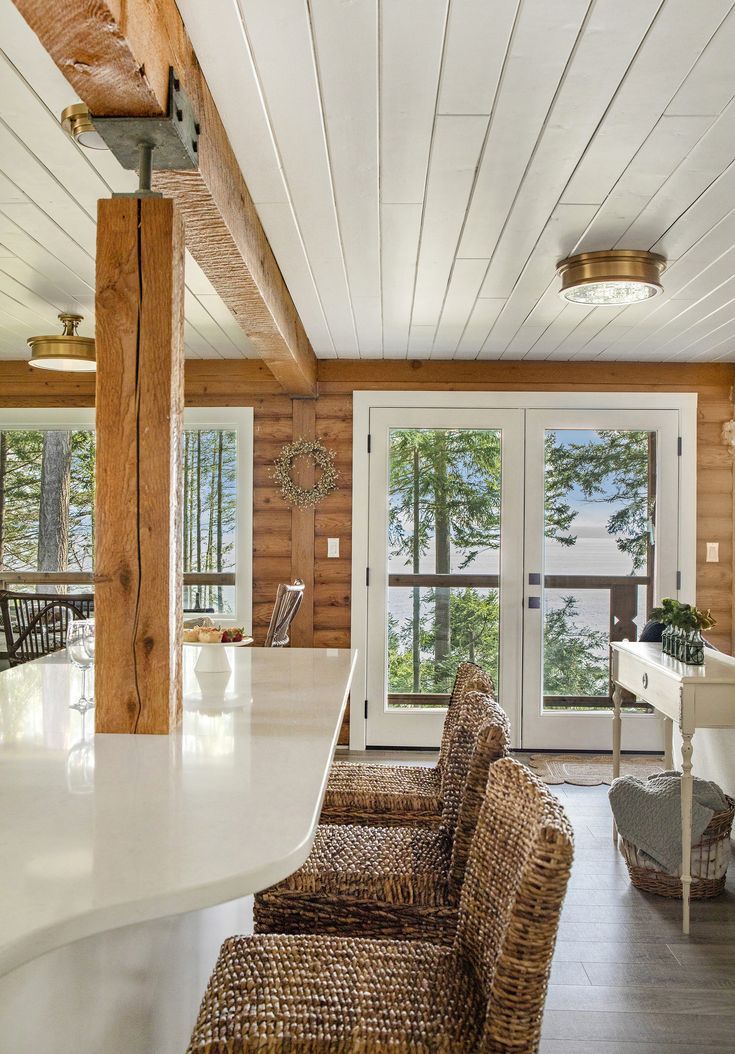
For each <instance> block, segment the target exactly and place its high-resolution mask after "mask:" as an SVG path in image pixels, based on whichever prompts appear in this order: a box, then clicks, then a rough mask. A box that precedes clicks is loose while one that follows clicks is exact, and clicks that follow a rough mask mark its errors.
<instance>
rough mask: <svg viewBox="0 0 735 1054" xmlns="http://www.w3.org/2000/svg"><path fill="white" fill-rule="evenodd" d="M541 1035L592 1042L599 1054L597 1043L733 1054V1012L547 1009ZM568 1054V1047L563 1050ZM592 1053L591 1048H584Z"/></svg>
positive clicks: (734, 1031)
mask: <svg viewBox="0 0 735 1054" xmlns="http://www.w3.org/2000/svg"><path fill="white" fill-rule="evenodd" d="M542 1035H543V1037H544V1039H561V1040H565V1041H567V1042H568V1041H569V1039H570V1037H572V1036H573V1037H574V1039H575V1041H576V1042H577V1043H585V1042H586V1043H588V1044H590V1043H594V1044H595V1047H594V1054H600V1047H599V1046H598V1043H600V1042H602V1041H613V1042H616V1043H621V1044H622V1043H640V1044H645V1046H643V1047H642V1049H644V1050H646V1052H647V1054H648V1052H649V1051H650V1050H651V1046H650V1045H649V1044H653V1043H665V1044H672V1043H677V1044H679V1045H681V1046H682V1047H683V1048H685V1049H687V1048H688V1050H689V1051H690V1054H694V1052H695V1051H699V1050H704V1051H708V1050H709V1047H710V1046H718V1045H719V1046H720V1047H722V1048H723V1049H724V1050H729V1051H730V1052H731V1054H732V1049H733V1036H735V1013H730V1014H656V1013H650V1014H645V1013H629V1014H616V1013H597V1012H595V1011H591V1012H590V1011H578V1010H575V1011H567V1010H548V1011H547V1012H546V1014H545V1015H544V1024H543V1031H542ZM566 1049H567V1052H568V1050H569V1047H567V1048H566ZM584 1050H585V1052H586V1054H592V1052H591V1050H590V1047H589V1046H587V1047H585V1048H584Z"/></svg>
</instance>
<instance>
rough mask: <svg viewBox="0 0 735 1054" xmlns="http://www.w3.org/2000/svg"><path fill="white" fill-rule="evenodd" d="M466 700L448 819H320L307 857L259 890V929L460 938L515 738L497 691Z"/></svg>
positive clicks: (451, 770)
mask: <svg viewBox="0 0 735 1054" xmlns="http://www.w3.org/2000/svg"><path fill="white" fill-rule="evenodd" d="M465 707H466V709H465V713H464V715H463V718H462V720H461V721H460V723H459V724H458V725H457V729H456V732H455V733H454V737H455V738H454V746H453V750H452V752H451V756H450V761H449V762H448V766H447V768H448V775H447V780H446V800H445V802H444V809H443V823H442V826H440V827H438V828H437V827H425V826H423V827H422V826H412V827H360V826H346V825H335V824H325V825H322V826H320V827H319V828H318V830H317V834H316V838H315V841H314V846H313V848H312V851H311V853H310V855H309V857H308V858H307V860H306V862H305V863H304V864H303V866H302V867H301V868H300V869H299V870H298V871H296V872H294V874H292V875H290V876H289V877H288V878H286V879H284V880H283V881H282V882H279V883H278V885H276V886H272V887H271V888H270V889H266V890H264V891H263V892H261V893H258V894H257V896H256V897H255V906H254V920H255V929H256V932H259V933H326V934H342V935H344V936H354V937H359V936H366V937H393V938H396V939H401V938H415V939H419V940H426V941H432V942H434V943H447V942H450V941H451V940H452V938H453V936H454V931H455V929H456V925H457V906H458V902H459V892H460V889H461V886H462V881H463V878H464V870H465V864H466V860H467V856H468V853H469V847H470V843H471V840H472V835H473V834H474V831H475V827H476V824H477V816H478V814H479V811H480V807H481V805H482V797H483V794H484V790H485V786H486V784H487V774H488V770H489V768H490V765H491V764H492V762H493V761H496V760H497V759H498V758H499V757H502V756H503V754H505V753H506V752H507V746H508V728H507V718H506V716H505V714H504V713H503V711H502V709H501V708H500V707H499V706H498V704H497V703H496V702H495V700H494V699H492V698H491V697H490V696H489V695H486V694H483V693H481V692H471V693H468V696H467V700H466V704H465Z"/></svg>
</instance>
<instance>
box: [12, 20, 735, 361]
mask: <svg viewBox="0 0 735 1054" xmlns="http://www.w3.org/2000/svg"><path fill="white" fill-rule="evenodd" d="M178 4H179V8H180V10H181V13H182V15H183V17H184V20H185V22H186V25H187V28H188V31H189V34H190V36H191V38H192V41H193V43H194V47H195V49H196V51H197V54H198V56H199V59H200V61H201V64H202V67H203V70H204V73H205V75H206V77H207V80H208V82H209V86H210V88H211V90H212V93H213V95H214V98H215V101H216V102H217V105H218V107H219V110H220V113H221V115H222V118H223V121H224V123H225V126H226V128H227V131H228V133H229V136H230V139H231V141H232V144H233V147H234V149H235V153H236V155H237V157H238V159H239V162H240V165H241V167H242V170H243V173H244V176H245V179H246V181H247V183H248V186H249V188H250V191H251V194H252V196H253V200H254V201H255V204H256V206H257V208H258V212H259V214H260V216H261V219H262V222H263V225H264V227H265V230H266V233H267V235H268V237H269V239H270V241H271V245H272V247H273V250H274V253H275V255H276V258H277V260H278V262H279V264H280V267H281V269H282V271H283V274H284V277H285V279H286V282H287V284H288V286H289V289H290V291H291V294H292V296H293V298H294V301H295V303H296V307H297V309H298V310H299V312H300V314H301V317H302V319H303V322H304V325H305V327H306V330H307V333H308V335H309V337H310V339H311V341H312V344H313V346H314V349H315V351H316V353H317V355H318V356H320V357H322V358H329V357H335V356H338V357H348V358H355V357H361V358H379V357H387V358H406V357H408V358H429V357H435V358H442V359H445V358H462V359H474V358H480V359H498V358H513V359H521V358H525V359H565V360H569V359H572V360H573V359H584V360H590V359H599V360H600V361H604V360H613V359H614V360H626V359H629V360H640V359H651V360H679V361H689V360H693V361H712V360H718V359H729V360H733V359H735V266H734V264H735V162H734V158H735V61H733V55H735V10H733V2H732V0H552V2H550V0H206V2H203V0H178ZM0 27H1V28H2V35H1V37H0V48H1V49H2V50H1V51H0V118H1V119H2V120H0V355H2V356H5V357H18V356H19V354H22V353H23V350H24V349H23V347H22V345H23V344H24V341H25V337H26V336H28V335H30V334H31V333H36V332H40V331H41V329H43V328H46V329H47V330H48V328H49V326H51V331H52V332H53V331H54V329H53V326H54V322H55V315H56V312H57V310H59V309H60V308H67V309H68V308H73V307H75V306H76V307H79V308H80V310H82V311H83V313H85V314H87V315H89V314H90V312H91V308H92V296H93V293H92V281H93V270H94V260H93V254H94V213H95V202H96V199H97V198H98V197H100V196H106V195H107V194H109V192H110V189H111V188H112V189H127V188H128V187H129V185H130V179H131V177H130V175H129V174H126V173H123V172H122V170H121V169H120V168H119V167H118V166H117V164H116V163H115V162H114V159H113V158H112V157H111V156H110V155H109V154H106V153H103V152H97V153H90V152H88V151H83V150H80V149H78V148H77V147H76V146H75V145H74V144H73V143H71V141H70V140H68V139H67V138H66V137H65V136H64V134H63V133H62V132H61V130H60V129H59V127H58V114H59V112H60V111H61V109H62V108H63V107H64V106H65V105H67V104H68V103H70V102H73V101H74V97H73V93H71V92H70V89H69V88H68V86H67V85H66V82H65V81H64V80H63V78H62V77H61V75H60V74H59V73H58V72H57V71H56V69H55V67H54V66H53V65H52V64H51V62H50V60H49V59H48V58H47V56H46V55H45V53H44V52H43V50H42V49H41V47H40V45H39V44H38V42H37V41H36V39H35V37H33V35H32V34H31V33H30V31H29V30H28V29H27V28H26V27H25V25H24V23H23V22H22V20H21V19H20V17H19V16H18V15H17V13H16V12H15V9H14V7H13V5H12V3H11V0H0ZM614 246H619V247H623V248H631V249H653V250H655V251H656V252H660V253H662V254H663V255H664V256H665V257H667V259H668V261H669V266H668V269H667V271H666V273H665V275H664V279H663V281H664V287H665V293H664V295H663V296H661V297H658V298H656V299H654V300H652V301H650V302H647V303H643V304H638V305H635V306H631V307H628V308H624V309H615V308H588V307H584V306H582V305H576V304H566V303H565V302H564V301H562V300H561V299H560V298H559V296H558V294H557V289H558V280H557V279H556V276H555V264H556V262H557V260H558V259H560V258H561V257H562V256H565V255H568V254H570V253H572V252H577V251H583V250H593V249H608V248H611V247H614ZM187 286H188V298H187V333H186V339H187V350H188V353H189V354H190V355H194V356H207V357H220V356H223V357H234V356H240V355H248V354H250V349H249V348H248V344H247V341H246V339H245V337H244V336H243V335H242V333H241V331H240V330H239V328H238V327H237V326H236V325H235V323H234V322H233V320H232V319H231V317H230V315H229V313H228V312H227V310H226V308H225V307H224V305H223V304H222V302H221V301H220V300H219V298H218V297H217V295H216V294H215V293H214V290H213V289H212V287H211V285H209V283H208V282H207V280H206V278H205V277H204V276H203V275H202V273H201V272H200V271H199V270H198V268H196V266H195V265H194V264H193V261H192V260H190V259H188V260H187ZM41 322H43V323H46V325H45V326H42V327H41V329H39V325H40V323H41Z"/></svg>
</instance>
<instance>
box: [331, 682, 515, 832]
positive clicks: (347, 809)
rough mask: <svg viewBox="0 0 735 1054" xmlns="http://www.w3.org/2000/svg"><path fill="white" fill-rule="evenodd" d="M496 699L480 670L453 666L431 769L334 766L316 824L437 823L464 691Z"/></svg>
mask: <svg viewBox="0 0 735 1054" xmlns="http://www.w3.org/2000/svg"><path fill="white" fill-rule="evenodd" d="M473 690H474V691H480V692H489V693H490V694H492V695H494V694H495V689H494V686H493V682H492V679H491V678H490V677H489V676H488V674H486V673H485V671H484V670H483V669H481V667H479V666H476V665H475V664H474V663H472V662H462V663H460V664H459V666H458V667H457V675H456V677H455V679H454V686H453V688H452V694H451V695H450V697H449V709H448V710H447V716H446V718H445V721H444V728H443V730H442V741H441V747H440V750H439V760H438V762H437V764H436V765H379V764H362V763H359V764H356V763H354V762H350V761H335V762H334V763H333V765H332V770H331V772H330V773H329V783H328V784H327V790H326V794H325V796H324V805H323V806H322V814H321V817H320V822H321V823H340V824H344V823H348V824H360V825H363V826H366V827H379V826H380V827H382V826H384V825H389V824H395V825H398V826H403V825H404V824H418V823H423V824H427V825H428V826H437V825H438V824H439V823H440V821H441V811H442V778H443V774H444V770H445V766H446V760H447V752H448V750H449V741H450V739H451V734H452V729H453V728H454V725H455V722H456V720H457V718H458V715H459V713H460V711H461V709H462V700H463V699H464V696H465V694H466V693H467V692H469V691H473Z"/></svg>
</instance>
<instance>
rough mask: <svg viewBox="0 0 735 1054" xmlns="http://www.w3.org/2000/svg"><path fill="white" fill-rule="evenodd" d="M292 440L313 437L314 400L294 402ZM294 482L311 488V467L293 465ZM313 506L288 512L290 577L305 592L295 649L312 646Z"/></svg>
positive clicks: (293, 631) (294, 632)
mask: <svg viewBox="0 0 735 1054" xmlns="http://www.w3.org/2000/svg"><path fill="white" fill-rule="evenodd" d="M293 438H294V442H295V441H296V440H297V439H309V440H312V439H315V438H316V402H315V400H314V399H294V400H293ZM293 479H294V482H295V483H296V484H298V486H300V487H313V486H314V480H315V472H314V466H313V465H312V464H311V463H304V464H299V463H298V461H297V462H296V464H294V468H293ZM314 512H315V509H314V506H313V505H312V506H311V507H310V508H308V509H300V508H299V507H298V506H297V505H294V506H293V508H292V509H291V577H292V578H300V579H301V580H302V582H303V583H304V585H305V586H306V589H305V590H304V601H303V603H302V605H301V608H300V610H299V613H298V615H297V616H296V618H295V619H294V621H293V625H292V627H291V644H292V646H293V647H294V648H311V647H313V646H314Z"/></svg>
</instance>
